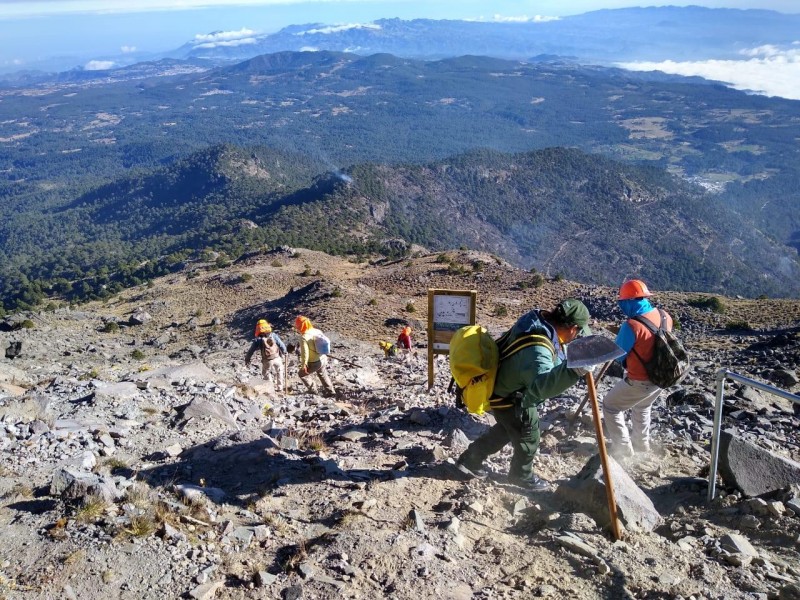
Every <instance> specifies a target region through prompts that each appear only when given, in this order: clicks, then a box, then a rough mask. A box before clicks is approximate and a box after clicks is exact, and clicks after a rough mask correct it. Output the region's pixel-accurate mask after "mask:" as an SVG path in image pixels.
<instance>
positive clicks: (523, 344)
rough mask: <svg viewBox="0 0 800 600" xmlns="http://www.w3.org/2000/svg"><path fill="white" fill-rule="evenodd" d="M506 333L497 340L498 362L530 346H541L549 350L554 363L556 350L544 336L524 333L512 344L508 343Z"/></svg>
mask: <svg viewBox="0 0 800 600" xmlns="http://www.w3.org/2000/svg"><path fill="white" fill-rule="evenodd" d="M507 338H508V332H506V333H504V334H503V335H502V336H501V337H500V339H499V340H497V345H498V347H499V348H500V360H501V361H503V360H504V359H506V358H508V357H510V356H513V355H514V354H516V353H517V352H519V351H520V350H522V349H524V348H529V347H531V346H543V347H545V348H547V349H548V350H550V354H552V355H553V360H554V361H555V358H556V348H555V346H553V342H551V341H550V338H548V337H547V336H546V335H541V334H539V333H525V334H523V335H521V336H519V337H518V338H517V339H515V340H514V341H513V342H510V343H509V342H508V341H507Z"/></svg>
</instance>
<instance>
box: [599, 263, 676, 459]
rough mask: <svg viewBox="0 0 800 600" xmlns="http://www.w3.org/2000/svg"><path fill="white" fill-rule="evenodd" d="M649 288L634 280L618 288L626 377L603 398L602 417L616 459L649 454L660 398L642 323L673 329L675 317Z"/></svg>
mask: <svg viewBox="0 0 800 600" xmlns="http://www.w3.org/2000/svg"><path fill="white" fill-rule="evenodd" d="M651 296H652V294H651V293H650V290H649V289H647V285H645V283H644V282H643V281H641V280H640V279H631V280H629V281H626V282H625V283H623V284H622V285H621V286H620V288H619V299H618V305H619V308H620V310H621V311H622V312H623V314H624V315H625V316H626V317H627V320H626V321H625V322H624V323H623V324H622V326H621V327H620V329H619V333H618V334H617V339H616V342H617V345H618V346H619V347H620V348H622V349H623V350H625V352H626V354H625V355H623V356H621V357H620V358H618V359H617V360H618V361H620V362H621V363H622V364H623V366H624V367H625V370H626V374H625V377H624V378H623V379H621V380H620V381H619V383H617V384H616V385H615V386H614V387H613V388H611V390H610V391H609V392H608V393H607V394H606V396H605V398H603V418H604V420H605V424H606V431H607V432H608V437H609V439H610V440H611V449H610V451H611V454H612V455H614V456H615V457H617V458H625V457H629V456H633V455H634V454H635V453H636V452H649V451H650V412H651V409H652V407H653V404H654V403H655V401H656V400H658V397H659V396H660V395H661V391H662V390H661V388H660V387H658V386H657V385H655V384H653V383H652V382H651V381H650V380H649V379H648V376H647V371H646V370H645V366H644V365H645V363H647V362H648V361H649V360H650V359H651V358H652V356H653V344H654V334H653V333H651V332H650V330H649V329H648V328H647V326H646V325H645V324H644V323H642V322H641V320H643V319H644V320H647V321H648V322H649V323H651V324H652V325H653V326H654V327H656V328H658V327H661V326H662V325H663V327H664V328H665V329H666V330H667V331H670V330H672V317H671V316H670V315H669V314H667V312H666V311H664V310H661V309H657V308H654V307H653V305H652V304H651V303H650V300H649V298H650V297H651ZM627 411H630V413H631V423H632V425H633V428H632V434H631V433H629V431H628V427H627V425H626V424H625V413H626V412H627Z"/></svg>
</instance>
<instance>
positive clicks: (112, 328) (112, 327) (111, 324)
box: [100, 321, 119, 333]
mask: <svg viewBox="0 0 800 600" xmlns="http://www.w3.org/2000/svg"><path fill="white" fill-rule="evenodd" d="M100 331H102V332H103V333H117V332H118V331H119V324H118V323H117V322H116V321H107V322H106V324H105V325H103V328H102V329H101V330H100Z"/></svg>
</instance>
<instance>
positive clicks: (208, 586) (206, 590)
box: [189, 581, 225, 600]
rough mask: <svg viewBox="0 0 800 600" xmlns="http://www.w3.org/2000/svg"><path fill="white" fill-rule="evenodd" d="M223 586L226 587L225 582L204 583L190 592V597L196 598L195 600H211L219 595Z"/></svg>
mask: <svg viewBox="0 0 800 600" xmlns="http://www.w3.org/2000/svg"><path fill="white" fill-rule="evenodd" d="M223 585H225V582H224V581H214V582H211V583H204V584H203V585H198V586H197V587H196V588H194V589H193V590H192V591H191V592H189V596H191V597H192V598H194V600H210V599H211V598H213V597H214V596H216V595H217V590H218V589H219V588H221V587H222V586H223Z"/></svg>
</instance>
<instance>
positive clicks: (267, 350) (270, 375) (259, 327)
mask: <svg viewBox="0 0 800 600" xmlns="http://www.w3.org/2000/svg"><path fill="white" fill-rule="evenodd" d="M256 350H260V351H261V376H262V377H263V378H264V379H265V380H268V381H272V383H273V384H274V385H275V391H276V392H283V386H284V380H283V374H284V373H283V357H284V356H285V355H286V345H285V344H284V343H283V340H282V339H281V338H280V336H279V335H278V334H277V333H275V332H274V331H272V325H270V323H269V321H267V320H266V319H259V321H258V322H257V323H256V331H255V339H254V340H253V343H252V344H250V348H249V349H248V350H247V354H246V355H245V357H244V364H245V365H246V366H248V367H249V366H250V359H252V358H253V354H254V353H255V351H256Z"/></svg>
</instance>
